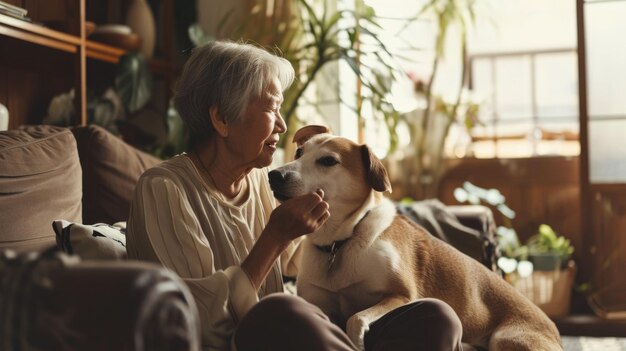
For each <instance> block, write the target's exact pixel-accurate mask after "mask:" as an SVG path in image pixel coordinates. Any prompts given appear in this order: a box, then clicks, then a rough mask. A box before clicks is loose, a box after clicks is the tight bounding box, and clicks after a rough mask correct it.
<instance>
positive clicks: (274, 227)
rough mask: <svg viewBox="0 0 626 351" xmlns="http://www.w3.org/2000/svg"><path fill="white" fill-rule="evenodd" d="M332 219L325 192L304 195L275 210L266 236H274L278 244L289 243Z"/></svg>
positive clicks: (319, 191)
mask: <svg viewBox="0 0 626 351" xmlns="http://www.w3.org/2000/svg"><path fill="white" fill-rule="evenodd" d="M328 217H330V212H328V203H327V202H326V201H324V191H323V190H322V189H318V190H317V191H316V192H314V193H308V194H304V195H301V196H298V197H294V198H291V199H289V200H287V201H285V202H283V203H282V204H281V205H280V206H278V207H277V208H276V209H274V212H272V215H271V216H270V219H269V222H268V223H267V226H266V227H265V232H266V233H264V234H267V235H272V236H274V237H275V239H277V240H278V242H277V244H279V245H280V244H282V245H285V246H286V245H289V243H290V242H291V241H292V240H293V239H296V238H298V237H300V236H302V235H305V234H310V233H313V232H314V231H316V230H317V229H319V228H320V227H321V226H322V225H323V224H324V223H325V222H326V220H327V219H328Z"/></svg>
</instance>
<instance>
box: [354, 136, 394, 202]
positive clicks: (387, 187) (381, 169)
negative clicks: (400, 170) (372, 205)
mask: <svg viewBox="0 0 626 351" xmlns="http://www.w3.org/2000/svg"><path fill="white" fill-rule="evenodd" d="M361 157H362V159H363V167H364V169H365V178H366V179H367V182H368V183H369V184H370V185H371V187H372V189H374V190H376V191H380V192H384V191H389V192H391V181H389V175H388V174H387V170H386V169H385V166H383V163H382V162H381V161H380V160H379V159H378V157H376V155H374V153H372V151H371V150H370V149H369V148H368V147H367V145H361Z"/></svg>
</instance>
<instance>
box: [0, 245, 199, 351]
mask: <svg viewBox="0 0 626 351" xmlns="http://www.w3.org/2000/svg"><path fill="white" fill-rule="evenodd" d="M0 315H1V316H2V319H1V320H0V340H3V342H4V344H3V345H4V346H6V347H7V349H30V348H33V349H40V348H41V349H46V350H90V349H96V348H97V349H103V350H199V348H200V330H199V318H198V316H197V310H196V306H195V303H194V300H193V297H192V296H191V294H190V292H189V290H188V289H187V287H186V285H185V284H184V283H183V282H182V281H181V280H180V279H179V278H178V277H176V276H175V275H174V274H173V273H171V272H169V271H167V270H165V269H164V268H162V267H160V266H157V265H154V264H148V263H142V262H138V261H84V262H81V261H80V260H79V259H78V258H77V257H76V256H68V255H66V254H64V253H61V252H58V251H48V252H45V253H43V254H42V255H41V256H37V255H35V254H28V255H22V256H17V255H15V254H13V253H11V252H10V251H5V252H1V253H0ZM6 342H8V344H7V343H6Z"/></svg>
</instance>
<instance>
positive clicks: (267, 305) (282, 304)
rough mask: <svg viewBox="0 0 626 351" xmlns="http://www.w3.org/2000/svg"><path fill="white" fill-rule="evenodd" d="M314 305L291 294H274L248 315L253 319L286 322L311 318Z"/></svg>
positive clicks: (262, 300) (258, 304) (257, 305)
mask: <svg viewBox="0 0 626 351" xmlns="http://www.w3.org/2000/svg"><path fill="white" fill-rule="evenodd" d="M312 308H313V306H312V305H310V304H308V303H307V302H306V301H304V300H303V299H302V298H300V297H297V296H293V295H289V294H272V295H269V296H267V297H265V298H263V299H261V301H259V303H257V304H256V305H255V306H254V307H253V308H252V309H251V310H250V312H249V313H248V314H249V315H250V316H251V317H254V316H258V317H261V318H262V319H263V320H264V321H265V322H267V321H269V320H285V319H291V320H293V319H298V318H307V317H310V315H311V314H310V313H309V312H310V310H311V309H312Z"/></svg>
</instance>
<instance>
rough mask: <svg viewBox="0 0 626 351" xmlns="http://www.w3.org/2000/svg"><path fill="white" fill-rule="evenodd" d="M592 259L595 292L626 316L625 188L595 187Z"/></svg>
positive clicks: (620, 186)
mask: <svg viewBox="0 0 626 351" xmlns="http://www.w3.org/2000/svg"><path fill="white" fill-rule="evenodd" d="M591 190H592V194H593V206H592V207H593V211H594V214H593V222H592V231H593V233H591V235H592V238H593V240H592V242H593V245H592V247H590V248H589V249H590V257H591V259H592V263H593V266H592V269H591V272H592V275H591V282H592V284H593V286H592V291H594V292H597V293H600V294H601V296H600V297H599V301H600V302H601V303H603V304H605V305H606V306H609V307H610V306H621V308H620V309H621V311H623V312H624V313H626V275H625V274H624V269H626V186H625V185H615V186H594V185H592V189H591Z"/></svg>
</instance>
